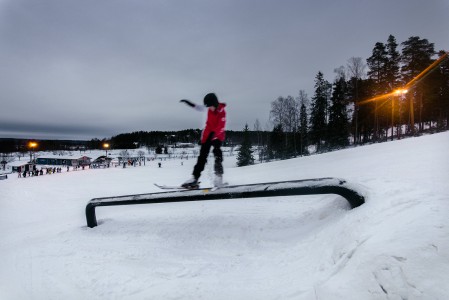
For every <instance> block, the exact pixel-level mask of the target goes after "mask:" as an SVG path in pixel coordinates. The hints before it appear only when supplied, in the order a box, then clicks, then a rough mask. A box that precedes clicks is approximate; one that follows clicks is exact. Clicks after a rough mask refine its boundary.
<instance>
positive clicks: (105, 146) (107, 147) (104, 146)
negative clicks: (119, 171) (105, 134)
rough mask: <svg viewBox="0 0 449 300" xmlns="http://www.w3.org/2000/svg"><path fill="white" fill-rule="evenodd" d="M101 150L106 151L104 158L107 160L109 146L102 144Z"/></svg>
mask: <svg viewBox="0 0 449 300" xmlns="http://www.w3.org/2000/svg"><path fill="white" fill-rule="evenodd" d="M103 148H104V149H105V150H106V158H107V157H108V149H109V144H108V143H104V144H103Z"/></svg>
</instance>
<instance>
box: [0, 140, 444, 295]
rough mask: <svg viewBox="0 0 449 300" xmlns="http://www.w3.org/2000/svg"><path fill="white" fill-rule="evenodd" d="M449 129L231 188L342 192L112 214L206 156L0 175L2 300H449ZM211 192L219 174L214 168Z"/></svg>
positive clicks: (255, 175)
mask: <svg viewBox="0 0 449 300" xmlns="http://www.w3.org/2000/svg"><path fill="white" fill-rule="evenodd" d="M448 149H449V132H445V133H440V134H434V135H428V136H422V137H419V138H412V139H405V140H400V141H394V142H388V143H382V144H375V145H370V146H364V147H357V148H352V149H347V150H343V151H337V152H333V153H327V154H322V155H314V156H310V157H302V158H297V159H292V160H285V161H278V162H272V163H267V164H260V165H255V166H251V167H243V168H236V167H235V157H225V177H226V180H227V181H228V182H229V183H230V184H245V183H257V182H268V181H281V180H296V179H306V178H315V177H341V178H345V179H347V180H348V181H349V182H354V183H357V184H359V185H362V186H364V188H365V189H366V190H367V191H368V192H367V202H366V203H365V204H364V205H362V206H360V207H358V208H356V209H353V210H350V208H349V205H348V203H347V202H346V201H345V200H344V199H343V198H341V197H338V196H335V195H326V196H324V195H322V196H300V197H281V198H261V199H247V200H223V201H211V202H189V203H174V204H154V205H135V206H124V207H101V208H98V209H97V219H98V222H99V226H98V227H95V228H87V227H86V220H85V215H84V209H85V206H86V203H87V202H88V200H90V199H92V198H94V197H102V196H111V195H124V194H131V193H148V192H156V191H158V190H157V188H156V187H154V186H153V183H154V182H158V183H164V184H179V183H180V182H182V181H184V180H185V179H187V178H188V177H189V176H190V173H191V170H192V167H193V164H194V163H195V161H194V160H193V159H190V160H188V161H184V163H183V165H181V163H180V161H179V160H171V161H166V162H164V163H163V167H162V168H158V167H157V162H150V163H147V165H146V166H145V167H135V168H126V169H123V168H109V169H92V170H84V171H77V172H68V173H61V174H54V175H48V176H47V175H46V176H39V177H31V178H16V177H15V176H10V178H9V179H7V180H2V181H0V196H1V198H0V236H1V239H0V257H1V266H0V299H448V298H449V239H448V237H449V187H448V186H449V185H448V182H449V150H448ZM210 165H211V164H209V166H208V167H207V169H206V170H205V171H204V173H203V177H202V182H203V185H209V184H210V181H211V179H212V167H211V166H210Z"/></svg>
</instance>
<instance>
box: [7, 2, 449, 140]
mask: <svg viewBox="0 0 449 300" xmlns="http://www.w3.org/2000/svg"><path fill="white" fill-rule="evenodd" d="M448 11H449V4H448V3H447V1H443V0H430V1H419V0H412V1H408V0H397V1H387V0H379V1H366V0H363V1H355V0H353V1H349V0H346V1H324V0H321V1H312V0H310V1H288V0H286V1H255V0H250V1H237V0H231V1H203V0H197V1H144V0H133V1H119V0H107V1H106V0H96V1H87V0H76V1H75V0H73V1H71V0H68V1H59V0H41V1H32V0H3V1H2V2H0V45H1V46H0V61H2V66H1V68H2V72H0V91H1V95H0V97H1V107H0V120H1V123H0V137H6V136H12V135H19V134H20V135H21V136H27V135H30V136H31V137H32V136H33V135H35V134H41V133H45V134H47V135H49V136H51V135H52V134H54V135H55V136H56V135H57V136H60V137H63V136H67V137H70V136H74V135H78V136H83V137H85V138H92V137H98V138H103V137H109V136H111V135H115V134H118V133H122V132H129V131H133V130H177V129H185V128H198V127H202V126H203V123H202V122H203V117H202V116H200V115H198V114H196V113H195V112H194V111H190V110H188V108H186V107H184V106H182V105H181V104H179V103H178V101H179V99H182V98H189V99H192V100H194V101H197V102H200V101H201V99H202V97H203V96H204V94H206V93H207V92H209V91H215V92H216V93H217V94H218V96H219V98H220V99H222V100H223V101H225V102H227V103H228V118H229V121H228V128H229V129H233V130H240V129H242V128H243V126H244V125H245V123H249V125H250V127H251V126H252V124H253V123H254V121H255V120H256V118H257V119H259V120H260V121H261V122H262V124H265V123H266V122H267V119H268V113H269V109H270V102H271V101H272V100H274V99H276V98H277V97H278V96H280V95H293V96H296V95H297V94H298V91H299V90H300V89H304V90H306V91H307V92H308V93H309V96H312V92H313V84H314V82H313V80H314V77H315V75H316V73H317V72H318V71H323V72H324V74H325V77H326V78H327V79H328V80H333V77H334V74H333V69H334V68H336V67H338V66H340V65H344V64H346V61H347V59H348V58H350V57H352V56H361V57H363V58H367V57H368V56H369V55H370V52H371V50H372V48H373V46H374V44H375V42H377V41H382V42H385V41H386V39H387V38H388V35H389V34H393V35H394V36H395V37H396V38H397V40H398V42H402V41H404V40H406V39H407V38H408V37H410V36H412V35H418V36H421V37H422V38H427V39H429V41H431V42H434V43H435V46H436V49H441V48H446V49H447V48H448V45H449V37H448V36H447V34H445V31H446V30H445V28H449V18H448ZM21 124H26V126H25V125H23V126H22V125H21ZM37 128H40V129H39V130H38V129H37ZM36 130H38V132H37V131H36Z"/></svg>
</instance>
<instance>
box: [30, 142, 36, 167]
mask: <svg viewBox="0 0 449 300" xmlns="http://www.w3.org/2000/svg"><path fill="white" fill-rule="evenodd" d="M36 147H37V143H36V142H29V143H28V148H30V163H31V162H32V161H33V150H34V149H35V148H36Z"/></svg>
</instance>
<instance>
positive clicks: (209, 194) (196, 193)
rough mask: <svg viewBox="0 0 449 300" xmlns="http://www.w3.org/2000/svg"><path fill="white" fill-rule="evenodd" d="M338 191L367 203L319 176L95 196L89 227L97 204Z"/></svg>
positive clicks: (337, 181) (343, 185) (354, 204)
mask: <svg viewBox="0 0 449 300" xmlns="http://www.w3.org/2000/svg"><path fill="white" fill-rule="evenodd" d="M318 194H336V195H340V196H342V197H343V198H345V199H346V200H347V201H348V202H349V204H350V205H351V208H355V207H358V206H360V205H362V204H363V203H365V198H364V196H362V195H361V194H360V193H359V192H357V191H356V190H355V189H354V188H353V186H352V185H350V184H349V183H348V182H346V181H345V180H343V179H339V178H316V179H307V180H294V181H283V182H267V183H257V184H247V185H235V186H226V187H223V188H220V189H218V190H215V191H212V190H211V188H201V189H197V190H182V191H180V190H177V191H170V192H159V193H149V194H137V195H126V196H117V197H104V198H94V199H92V200H90V201H89V202H88V203H87V206H86V220H87V226H88V227H90V228H93V227H95V226H97V219H96V215H95V208H96V207H98V206H115V205H133V204H154V203H172V202H187V201H209V200H225V199H243V198H262V197H280V196H299V195H318Z"/></svg>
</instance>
